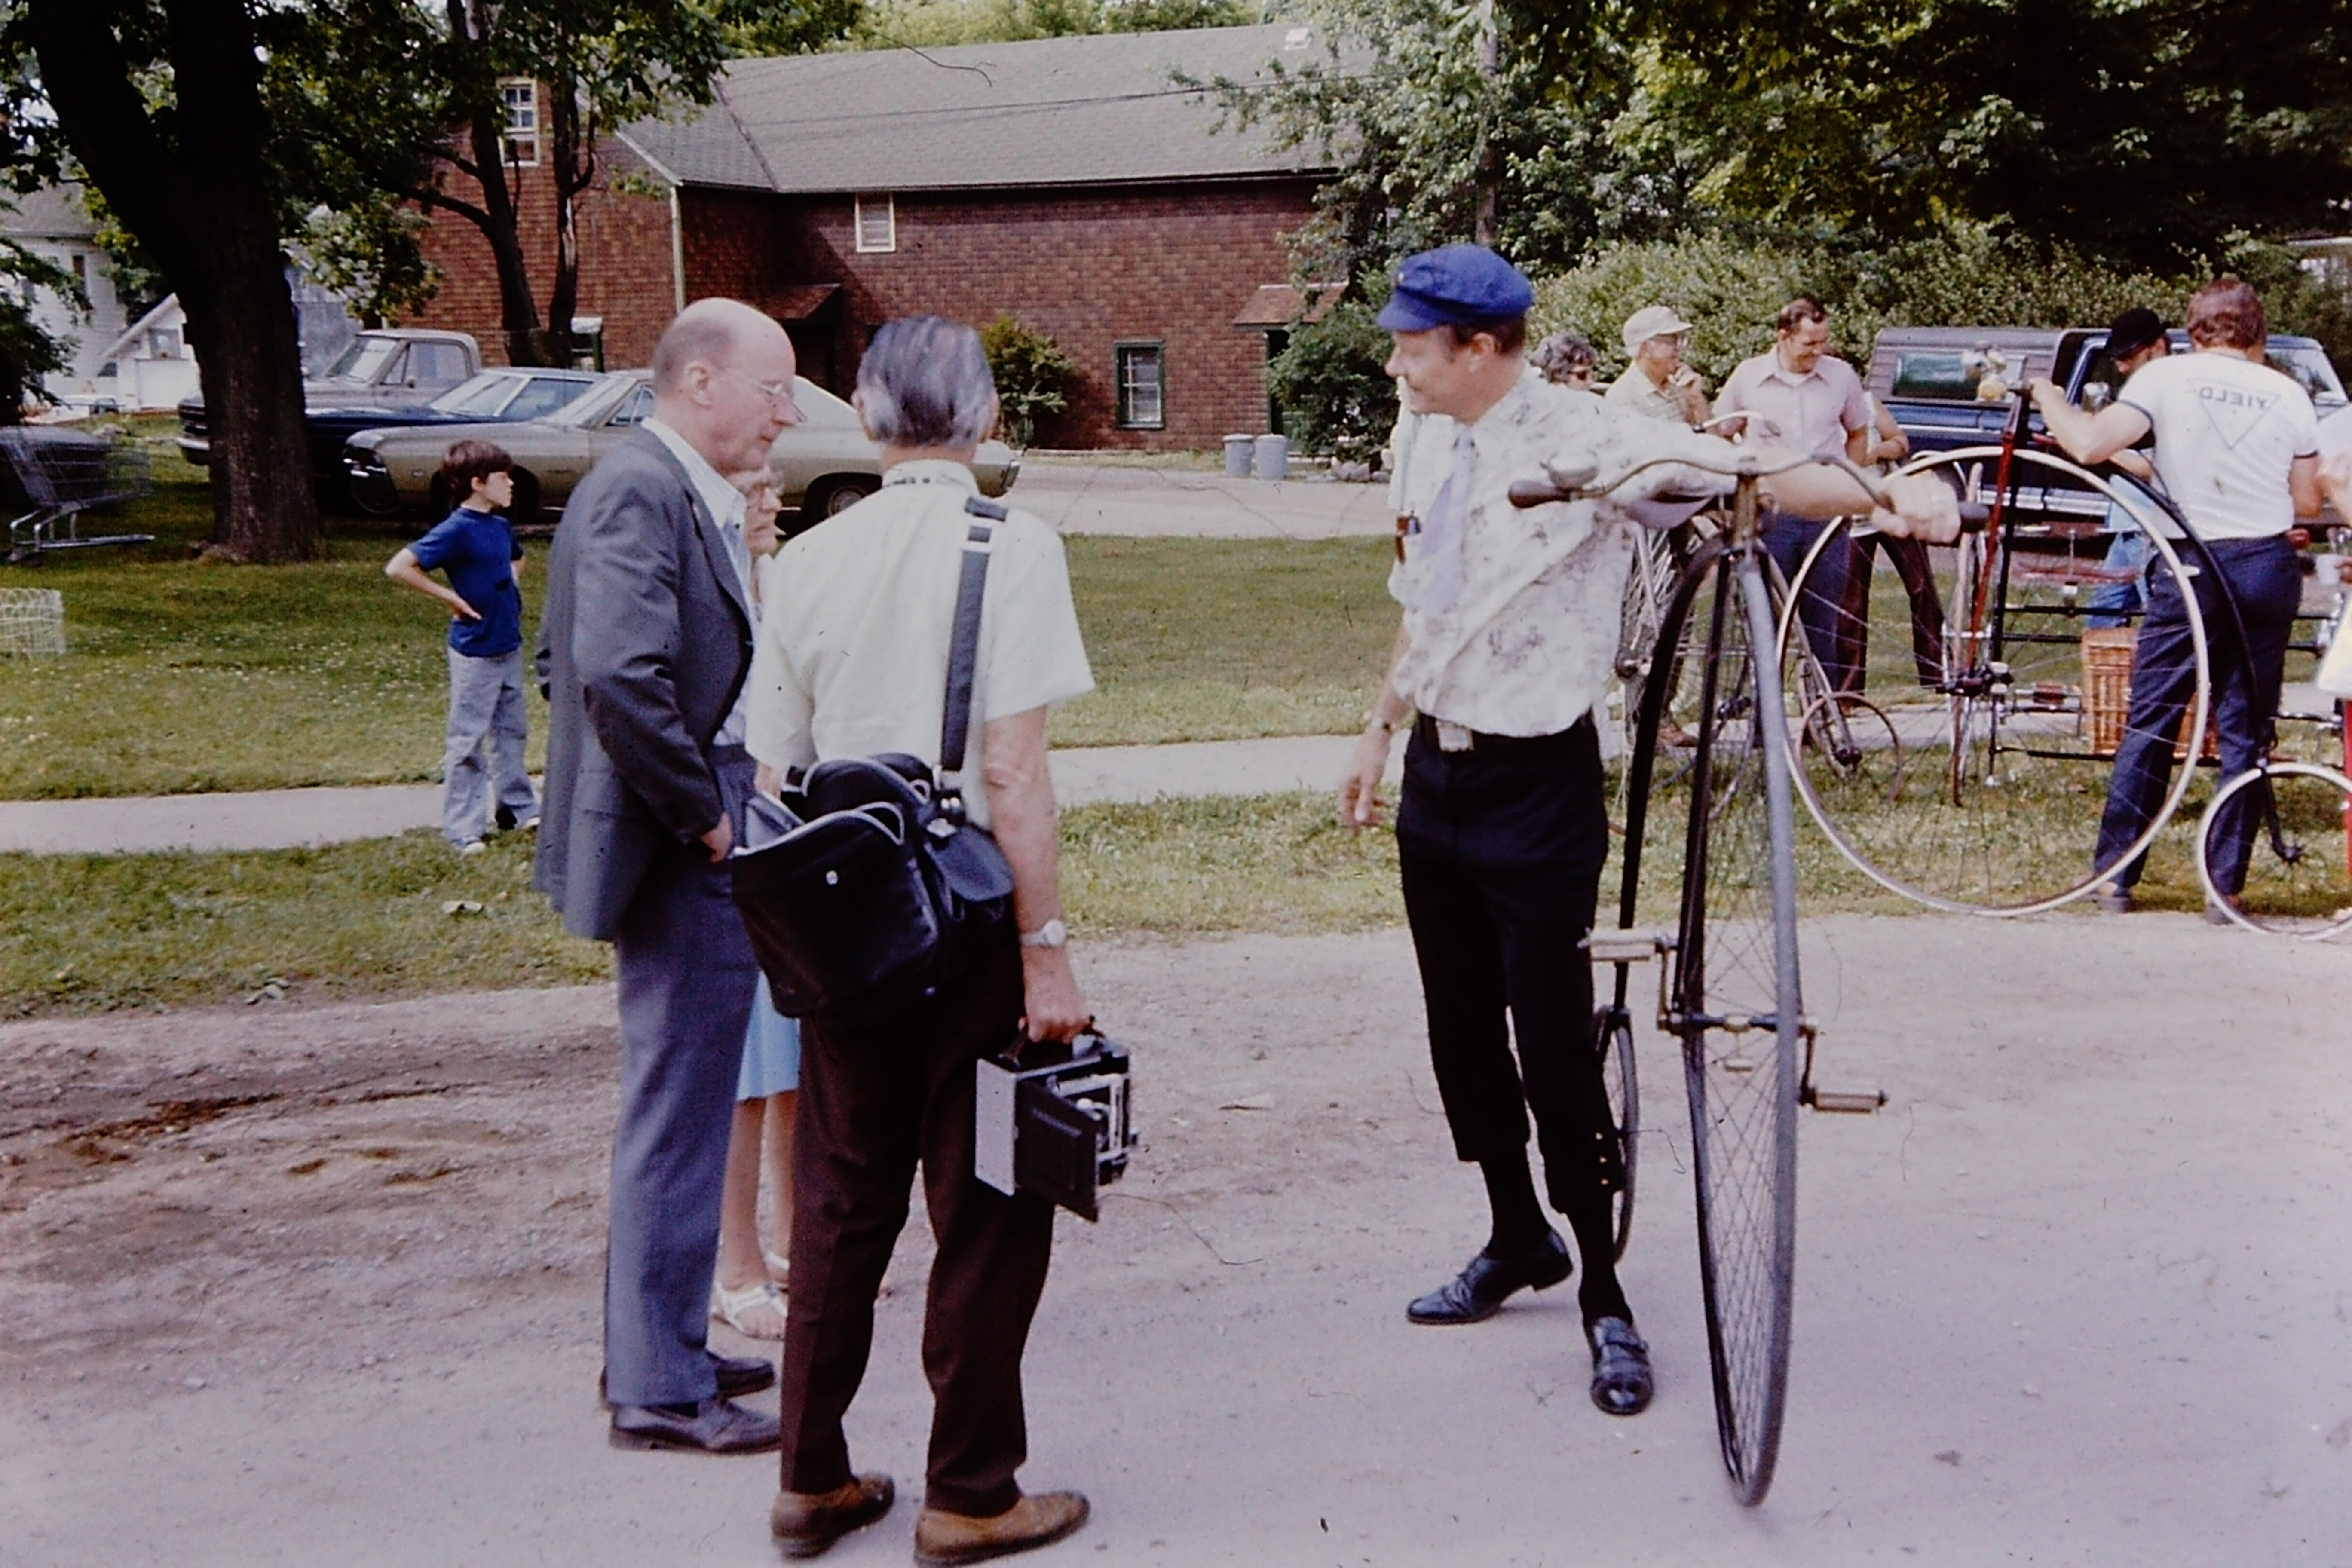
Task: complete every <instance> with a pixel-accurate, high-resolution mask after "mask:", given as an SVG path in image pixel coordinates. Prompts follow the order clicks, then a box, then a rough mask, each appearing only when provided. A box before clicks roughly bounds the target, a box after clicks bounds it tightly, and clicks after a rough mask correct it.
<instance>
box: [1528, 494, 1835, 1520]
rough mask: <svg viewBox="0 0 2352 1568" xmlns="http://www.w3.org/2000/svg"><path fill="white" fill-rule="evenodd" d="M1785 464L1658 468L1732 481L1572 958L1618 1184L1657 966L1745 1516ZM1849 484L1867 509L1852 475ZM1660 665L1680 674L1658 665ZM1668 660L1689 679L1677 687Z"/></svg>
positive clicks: (1778, 1041) (1777, 866) (1777, 903)
mask: <svg viewBox="0 0 2352 1568" xmlns="http://www.w3.org/2000/svg"><path fill="white" fill-rule="evenodd" d="M1804 461H1806V459H1801V458H1798V459H1790V460H1789V461H1787V462H1781V463H1767V462H1764V461H1761V460H1759V458H1757V457H1755V456H1754V455H1753V454H1747V453H1740V452H1737V451H1736V450H1733V449H1730V448H1727V449H1726V452H1725V456H1724V460H1723V462H1722V463H1721V464H1720V466H1717V465H1711V464H1703V463H1695V462H1693V461H1691V460H1690V459H1689V458H1687V457H1677V458H1672V459H1662V460H1661V463H1671V464H1673V465H1675V466H1679V467H1684V468H1711V469H1712V470H1713V471H1715V472H1718V473H1721V474H1724V475H1726V476H1727V477H1730V478H1734V479H1737V480H1738V493H1737V496H1736V499H1735V500H1734V502H1733V505H1732V507H1731V510H1730V512H1729V517H1728V521H1727V526H1726V527H1725V528H1723V529H1722V530H1721V531H1718V532H1717V534H1716V535H1715V536H1714V537H1712V538H1709V539H1707V540H1706V541H1705V542H1703V543H1701V544H1700V545H1699V546H1698V548H1697V549H1696V550H1695V551H1694V552H1692V553H1691V556H1690V558H1689V560H1688V561H1686V562H1685V563H1684V565H1683V569H1682V572H1681V574H1680V576H1679V578H1678V580H1677V582H1676V584H1675V591H1674V593H1673V595H1672V596H1671V597H1670V598H1669V599H1668V600H1667V601H1666V605H1665V609H1664V614H1663V616H1661V617H1660V624H1659V626H1658V631H1657V645H1656V646H1657V647H1658V648H1659V649H1660V650H1661V651H1660V654H1659V656H1658V657H1656V658H1653V659H1652V660H1651V663H1650V669H1649V674H1648V679H1647V680H1646V682H1645V684H1644V686H1643V691H1642V696H1641V706H1640V710H1639V720H1638V723H1637V727H1636V729H1635V731H1634V740H1633V754H1632V755H1631V757H1630V758H1629V759H1628V761H1627V764H1626V765H1627V767H1628V769H1629V770H1630V772H1629V776H1628V779H1627V785H1626V789H1625V792H1624V802H1625V814H1626V816H1625V837H1624V864H1623V877H1622V884H1621V889H1620V895H1619V908H1618V921H1617V924H1618V931H1615V932H1608V931H1595V932H1594V934H1593V939H1592V955H1593V958H1594V960H1595V961H1596V962H1601V963H1614V964H1615V966H1616V971H1617V975H1616V987H1615V992H1614V999H1613V1002H1612V1004H1611V1005H1608V1006H1605V1007H1604V1008H1603V1009H1602V1011H1601V1018H1600V1020H1599V1029H1598V1044H1599V1048H1600V1049H1601V1051H1602V1052H1603V1053H1604V1058H1603V1061H1602V1070H1603V1075H1604V1078H1605V1079H1607V1081H1608V1083H1609V1086H1610V1090H1611V1093H1612V1098H1614V1099H1617V1100H1618V1101H1619V1103H1618V1107H1617V1109H1618V1110H1619V1112H1620V1117H1621V1127H1622V1130H1623V1131H1624V1132H1625V1133H1626V1134H1627V1136H1626V1138H1625V1142H1626V1143H1627V1145H1628V1147H1627V1149H1626V1154H1627V1161H1626V1163H1627V1166H1628V1169H1629V1170H1630V1169H1631V1167H1632V1165H1633V1160H1632V1154H1633V1149H1632V1147H1631V1144H1632V1142H1633V1140H1632V1138H1631V1136H1630V1133H1631V1131H1632V1129H1631V1126H1630V1123H1631V1121H1632V1120H1633V1115H1632V1110H1633V1107H1632V1103H1631V1100H1632V1083H1633V1079H1632V1073H1631V1064H1632V1054H1631V1047H1632V1029H1631V1022H1632V1021H1631V1015H1630V1012H1629V1009H1628V1007H1627V1001H1626V998H1627V992H1628V985H1629V980H1628V965H1629V964H1631V963H1634V962H1636V961H1639V960H1641V959H1644V958H1649V957H1652V956H1661V955H1662V956H1663V957H1664V959H1665V968H1664V973H1663V974H1662V976H1661V979H1660V984H1659V1004H1658V1026H1659V1028H1660V1029H1661V1030H1663V1031H1664V1033H1666V1034H1667V1035H1669V1036H1671V1037H1674V1038H1675V1039H1676V1040H1677V1041H1679V1042H1680V1044H1681V1047H1682V1055H1683V1079H1684V1086H1685V1090H1686V1091H1687V1095H1688V1099H1689V1101H1690V1116H1691V1139H1692V1146H1693V1152H1694V1155H1695V1160H1694V1165H1695V1176H1696V1184H1697V1195H1698V1244H1699V1272H1700V1279H1701V1282H1702V1285H1703V1288H1704V1290H1705V1293H1706V1331H1707V1347H1708V1357H1709V1362H1710V1364H1711V1368H1712V1372H1713V1376H1714V1384H1715V1411H1716V1426H1717V1432H1718V1433H1719V1434H1720V1436H1721V1438H1722V1445H1723V1461H1724V1465H1725V1468H1727V1469H1728V1470H1729V1472H1730V1475H1731V1483H1732V1488H1733V1490H1734V1491H1735V1492H1736V1493H1737V1494H1738V1498H1739V1500H1740V1501H1741V1502H1743V1503H1748V1504H1751V1505H1752V1504H1754V1503H1758V1502H1760V1501H1762V1500H1763V1498H1764V1494H1765V1492H1766V1490H1767V1489H1769V1487H1770V1486H1771V1484H1772V1469H1773V1465H1774V1462H1775V1460H1776V1458H1778V1455H1779V1452H1780V1421H1781V1412H1782V1409H1783V1406H1784V1404H1785V1397H1786V1394H1787V1390H1788V1381H1789V1330H1790V1292H1791V1289H1792V1286H1793V1279H1794V1270H1795V1263H1796V1221H1797V1124H1796V1117H1797V1110H1798V1107H1799V1104H1800V1103H1801V1100H1802V1099H1803V1097H1804V1079H1805V1067H1806V1058H1807V1057H1808V1056H1809V1055H1810V1051H1811V1034H1812V1031H1811V1026H1810V1025H1808V1023H1807V1022H1806V1020H1805V1016H1804V1004H1803V997H1802V993H1801V989H1800V986H1799V984H1798V973H1797V875H1796V862H1795V825H1794V821H1793V817H1792V815H1791V813H1792V809H1793V806H1792V800H1793V796H1792V791H1791V786H1790V767H1789V757H1790V748H1789V736H1788V713H1787V709H1786V707H1785V705H1784V703H1783V700H1782V697H1781V691H1780V660H1779V658H1777V657H1776V651H1775V650H1776V647H1777V642H1776V633H1775V625H1774V609H1773V604H1772V598H1771V594H1770V590H1769V586H1768V584H1767V578H1766V573H1767V558H1766V556H1765V554H1764V550H1763V545H1762V543H1761V541H1760V539H1759V532H1758V524H1757V481H1758V480H1759V479H1767V478H1769V477H1770V476H1771V475H1773V474H1775V473H1779V472H1781V471H1783V470H1784V469H1787V468H1795V467H1798V466H1801V464H1802V463H1803V462H1804ZM1661 463H1644V464H1641V465H1639V466H1637V467H1635V468H1631V469H1628V470H1627V471H1625V472H1623V473H1620V474H1616V475H1598V474H1596V473H1595V472H1594V471H1593V470H1592V469H1591V468H1590V467H1589V466H1587V467H1585V468H1571V467H1570V466H1569V465H1567V464H1558V465H1553V466H1551V467H1550V468H1549V479H1548V480H1545V479H1527V480H1521V481H1520V482H1518V483H1517V484H1515V485H1513V486H1512V487H1511V499H1512V500H1513V502H1514V503H1516V504H1517V505H1520V506H1539V505H1543V504H1545V503H1547V502H1550V501H1557V500H1575V499H1580V498H1586V497H1596V496H1600V495H1604V494H1606V493H1607V492H1609V491H1610V490H1612V489H1616V488H1617V487H1619V486H1621V485H1622V484H1623V483H1625V482H1626V481H1627V480H1628V479H1633V477H1634V476H1635V475H1637V474H1640V473H1641V472H1643V470H1645V469H1647V468H1654V467H1658V466H1661ZM1852 471H1853V473H1854V475H1855V477H1856V478H1857V479H1861V480H1862V481H1863V483H1864V486H1865V488H1870V489H1873V493H1874V494H1875V489H1874V487H1873V486H1872V484H1871V481H1870V480H1869V479H1868V478H1867V477H1866V476H1864V475H1863V474H1862V473H1861V472H1860V470H1852ZM1685 627H1688V628H1689V630H1690V634H1691V635H1690V637H1688V639H1687V640H1685ZM1674 649H1682V650H1684V657H1683V658H1675V657H1669V656H1668V653H1667V651H1666V650H1674ZM1686 661H1696V668H1694V669H1692V670H1691V671H1690V672H1689V673H1688V674H1687V675H1685V674H1682V673H1681V672H1680V667H1681V666H1682V665H1683V664H1685V662H1686ZM1669 717H1671V718H1672V719H1673V720H1674V721H1675V723H1676V724H1677V725H1679V727H1680V729H1681V731H1682V735H1683V737H1684V738H1686V740H1687V742H1688V745H1687V751H1686V752H1685V755H1686V757H1687V765H1686V766H1685V767H1683V768H1682V769H1681V770H1680V771H1679V773H1677V774H1676V776H1675V779H1674V780H1673V782H1672V784H1670V785H1663V786H1661V787H1660V789H1659V791H1658V793H1657V795H1656V798H1655V799H1653V796H1652V782H1653V780H1654V779H1655V778H1656V777H1657V776H1658V769H1657V767H1656V761H1657V750H1658V734H1659V730H1660V726H1661V724H1662V722H1664V721H1665V720H1666V719H1667V718H1669ZM1654 807H1656V808H1657V810H1658V812H1659V815H1660V816H1661V817H1662V818H1664V817H1667V816H1670V814H1671V813H1672V812H1674V811H1677V810H1678V811H1680V812H1681V813H1682V820H1681V823H1680V825H1679V826H1680V832H1679V837H1680V839H1681V848H1682V855H1681V860H1682V887H1681V897H1680V903H1679V907H1678V910H1677V913H1676V916H1675V926H1674V930H1673V931H1672V933H1671V934H1670V935H1668V934H1658V935H1651V934H1640V933H1636V932H1635V931H1634V927H1635V924H1636V899H1637V894H1638V892H1639V889H1640V881H1641V871H1642V859H1643V841H1644V836H1645V834H1646V832H1647V829H1648V826H1649V821H1650V817H1651V815H1652V811H1653V808H1654ZM1663 826H1665V824H1664V822H1662V827H1663ZM1662 837H1664V835H1663V834H1662ZM1629 1188H1630V1184H1629ZM1625 1217H1626V1216H1624V1215H1621V1216H1620V1226H1621V1236H1622V1225H1623V1222H1624V1219H1625Z"/></svg>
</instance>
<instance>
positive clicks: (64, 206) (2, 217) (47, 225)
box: [0, 185, 98, 239]
mask: <svg viewBox="0 0 2352 1568" xmlns="http://www.w3.org/2000/svg"><path fill="white" fill-rule="evenodd" d="M0 200H5V202H6V203H7V204H8V205H9V206H10V207H13V208H14V209H15V210H14V211H5V210H0V234H8V235H14V236H16V237H19V238H25V239H31V238H41V239H88V238H89V237H92V236H93V235H95V234H97V233H98V225H96V224H94V223H92V222H91V221H90V217H89V213H87V212H85V211H83V210H82V205H81V187H80V186H79V185H43V186H41V187H40V188H39V189H37V190H32V191H27V192H26V193H25V194H24V195H21V196H18V195H0Z"/></svg>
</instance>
